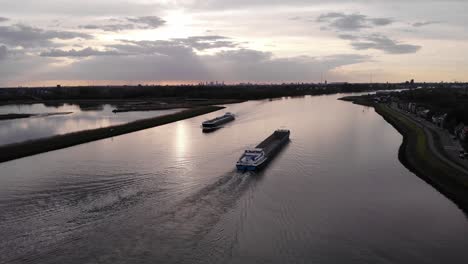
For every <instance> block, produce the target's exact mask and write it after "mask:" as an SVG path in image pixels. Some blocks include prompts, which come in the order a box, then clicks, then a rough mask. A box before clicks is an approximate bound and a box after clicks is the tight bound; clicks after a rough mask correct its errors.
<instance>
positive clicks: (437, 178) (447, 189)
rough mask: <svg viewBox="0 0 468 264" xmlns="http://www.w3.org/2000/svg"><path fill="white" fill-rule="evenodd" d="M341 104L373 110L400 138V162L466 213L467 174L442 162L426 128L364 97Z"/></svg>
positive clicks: (467, 204) (348, 99)
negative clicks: (401, 140) (401, 141)
mask: <svg viewBox="0 0 468 264" xmlns="http://www.w3.org/2000/svg"><path fill="white" fill-rule="evenodd" d="M341 100H344V101H350V102H353V103H355V104H359V105H365V106H370V107H374V109H375V111H376V112H377V113H378V114H379V115H381V116H382V117H383V118H384V119H385V120H386V121H387V122H388V123H390V124H391V125H392V126H393V127H395V129H397V130H398V132H400V134H402V135H403V143H402V145H401V146H400V149H399V154H398V157H399V160H400V161H401V163H402V164H403V165H404V166H405V167H407V168H408V169H409V170H411V171H412V172H413V173H415V174H416V175H418V176H419V177H420V178H422V179H423V180H425V181H427V182H428V183H430V184H431V185H433V186H434V187H435V188H437V189H438V190H439V191H440V192H441V193H443V194H444V195H446V196H447V197H449V198H450V199H451V200H453V201H454V202H455V203H457V204H458V205H459V206H460V207H461V208H462V209H463V210H465V211H468V175H467V173H466V171H464V170H463V169H462V168H460V167H458V166H456V165H455V164H453V163H451V164H449V161H447V160H443V159H442V158H441V157H442V156H444V154H443V150H442V149H441V148H442V146H440V145H439V144H436V143H435V142H437V138H436V137H435V136H434V134H433V133H431V132H430V131H429V130H428V129H426V128H424V127H422V126H421V125H420V124H417V123H415V122H414V121H413V120H411V119H410V118H408V117H406V116H405V115H403V114H402V113H399V112H398V111H396V110H394V109H392V108H390V107H389V106H387V105H385V104H376V103H374V102H373V101H371V100H369V98H367V97H366V96H356V97H345V98H341Z"/></svg>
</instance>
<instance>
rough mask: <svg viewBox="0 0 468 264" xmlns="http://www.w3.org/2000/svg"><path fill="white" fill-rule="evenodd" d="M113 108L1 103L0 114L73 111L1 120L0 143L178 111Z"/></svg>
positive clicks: (106, 106) (115, 123)
mask: <svg viewBox="0 0 468 264" xmlns="http://www.w3.org/2000/svg"><path fill="white" fill-rule="evenodd" d="M114 109H115V108H114V107H112V106H110V105H94V106H92V107H89V106H86V108H84V107H80V106H78V105H69V104H65V105H60V106H45V105H44V104H32V105H4V106H0V114H10V113H27V114H40V113H58V112H61V113H63V112H73V113H72V114H69V115H56V116H46V117H31V118H25V119H13V120H4V121H0V145H5V144H10V143H16V142H21V141H25V140H29V139H37V138H42V137H50V136H53V135H58V134H65V133H70V132H76V131H81V130H87V129H94V128H100V127H106V126H112V125H117V124H122V123H128V122H131V121H135V120H138V119H144V118H150V117H155V116H160V115H165V114H169V113H175V112H177V111H180V110H177V109H176V110H164V111H148V112H129V113H116V114H114V113H112V110H114Z"/></svg>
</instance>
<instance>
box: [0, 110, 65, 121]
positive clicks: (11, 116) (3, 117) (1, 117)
mask: <svg viewBox="0 0 468 264" xmlns="http://www.w3.org/2000/svg"><path fill="white" fill-rule="evenodd" d="M72 113H73V112H59V113H43V114H4V115H0V121H3V120H11V119H24V118H30V117H36V116H41V117H46V116H55V115H69V114H72Z"/></svg>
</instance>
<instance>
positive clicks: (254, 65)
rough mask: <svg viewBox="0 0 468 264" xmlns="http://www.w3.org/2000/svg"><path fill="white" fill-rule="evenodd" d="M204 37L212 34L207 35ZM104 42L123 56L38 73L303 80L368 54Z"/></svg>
mask: <svg viewBox="0 0 468 264" xmlns="http://www.w3.org/2000/svg"><path fill="white" fill-rule="evenodd" d="M205 39H210V40H211V39H217V38H215V37H211V36H208V37H206V38H205ZM108 48H112V49H113V50H114V51H115V52H118V53H119V54H127V56H112V55H111V56H93V57H90V58H89V59H87V60H79V61H77V62H75V63H73V64H71V65H69V66H67V67H65V68H62V69H61V70H58V71H54V72H51V73H49V75H44V76H41V77H40V78H50V79H57V78H58V79H64V78H65V79H70V80H80V79H86V80H121V81H137V80H165V81H169V80H171V81H193V80H214V79H217V80H225V81H232V82H237V81H252V82H283V81H285V82H287V81H305V80H314V79H315V78H316V77H318V76H320V73H321V72H323V71H327V70H330V69H333V68H336V67H340V66H344V65H349V64H355V63H360V62H363V61H367V60H368V59H369V57H367V56H361V55H336V56H327V57H317V58H315V57H308V56H301V57H289V58H275V57H274V56H273V54H272V53H270V52H262V51H258V50H251V49H235V50H223V51H219V52H216V53H214V54H213V55H200V54H197V53H195V52H194V48H192V47H189V46H185V45H181V44H180V43H179V42H178V40H172V41H122V43H121V44H116V45H112V47H110V46H109V47H108ZM63 55H64V54H63ZM109 65H112V67H109Z"/></svg>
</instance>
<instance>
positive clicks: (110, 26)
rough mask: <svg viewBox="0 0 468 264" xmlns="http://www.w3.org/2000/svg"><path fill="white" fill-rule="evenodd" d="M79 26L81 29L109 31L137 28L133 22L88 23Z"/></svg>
mask: <svg viewBox="0 0 468 264" xmlns="http://www.w3.org/2000/svg"><path fill="white" fill-rule="evenodd" d="M80 28H81V29H99V30H103V31H110V32H117V31H123V30H133V29H137V27H136V26H135V25H134V24H108V25H96V24H90V25H83V26H80Z"/></svg>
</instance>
